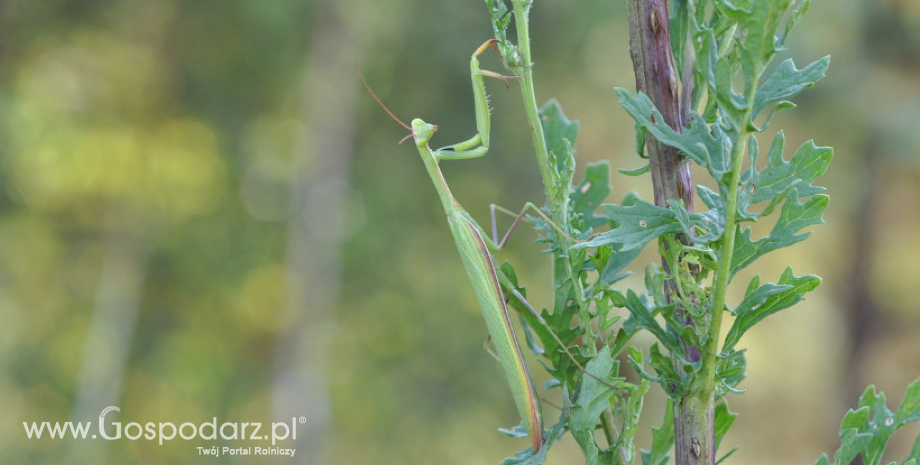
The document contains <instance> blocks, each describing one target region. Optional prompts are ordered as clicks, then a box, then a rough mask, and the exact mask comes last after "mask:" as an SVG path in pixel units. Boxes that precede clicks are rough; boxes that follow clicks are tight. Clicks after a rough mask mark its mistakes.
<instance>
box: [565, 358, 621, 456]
mask: <svg viewBox="0 0 920 465" xmlns="http://www.w3.org/2000/svg"><path fill="white" fill-rule="evenodd" d="M614 366H615V364H614V360H613V359H612V358H611V357H610V349H609V348H608V347H604V348H603V349H601V351H600V352H598V353H597V356H595V357H594V359H592V360H591V361H590V362H588V364H587V365H585V371H587V372H588V373H591V374H592V375H593V376H595V377H597V378H599V379H602V380H612V379H613V377H614V376H616V374H615V373H614V372H613V370H614ZM615 394H616V391H615V390H613V389H612V388H611V387H610V386H607V385H605V384H603V383H601V382H599V381H598V380H597V379H595V378H594V377H591V376H585V377H584V378H583V381H582V385H581V390H580V391H579V393H578V400H577V401H576V402H575V405H574V406H572V413H571V416H570V420H569V431H571V432H572V437H574V438H575V441H576V442H577V443H578V445H579V446H581V449H582V452H584V454H585V463H587V464H597V463H603V462H609V461H610V459H612V454H611V453H610V452H608V451H602V450H600V448H599V447H598V446H597V443H596V442H595V440H594V430H595V429H596V427H597V422H598V418H600V416H601V414H602V413H604V411H605V410H607V408H608V407H610V398H611V397H612V396H613V395H615ZM602 456H603V457H602Z"/></svg>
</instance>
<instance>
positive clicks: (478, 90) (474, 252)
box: [359, 39, 613, 452]
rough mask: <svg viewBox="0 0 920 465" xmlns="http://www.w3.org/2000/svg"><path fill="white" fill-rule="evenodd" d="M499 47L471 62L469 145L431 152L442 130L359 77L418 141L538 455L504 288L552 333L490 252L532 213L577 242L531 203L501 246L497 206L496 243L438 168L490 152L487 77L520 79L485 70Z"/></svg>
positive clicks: (526, 374)
mask: <svg viewBox="0 0 920 465" xmlns="http://www.w3.org/2000/svg"><path fill="white" fill-rule="evenodd" d="M496 42H497V41H496V40H495V39H492V40H488V41H486V42H485V43H483V44H482V46H480V47H479V48H478V49H476V51H475V52H473V55H472V57H471V59H470V73H471V78H472V82H473V96H474V103H475V108H476V127H477V133H476V135H474V136H473V137H472V138H470V139H469V140H466V141H464V142H460V143H457V144H454V145H449V146H446V147H442V148H440V149H437V150H432V149H431V148H430V147H429V145H428V143H429V141H430V140H431V138H432V136H433V135H434V133H435V131H437V130H438V126H437V125H434V124H430V123H427V122H425V121H423V120H421V119H419V118H416V119H413V120H412V124H411V126H410V125H407V124H405V123H404V122H402V121H401V120H400V119H399V118H397V117H396V116H395V115H394V114H393V113H392V112H390V110H389V109H388V108H387V107H386V106H385V105H384V104H383V102H382V101H381V100H380V98H379V97H378V96H377V94H375V93H374V91H373V90H372V89H371V88H370V86H369V85H368V84H367V82H366V81H365V80H364V77H363V76H360V71H359V76H360V77H361V81H362V83H363V84H364V86H365V87H366V88H367V90H368V92H370V94H371V96H373V97H374V99H375V100H376V101H377V103H378V104H379V105H380V106H381V107H382V108H383V109H384V111H386V112H387V114H388V115H390V117H391V118H393V119H394V120H395V121H396V122H398V123H399V124H401V125H402V126H403V127H404V128H406V129H408V130H409V131H411V134H409V135H408V136H406V138H404V139H403V140H405V139H408V138H409V137H412V138H413V139H414V140H415V145H416V147H417V148H418V151H419V154H420V155H421V157H422V161H423V162H424V163H425V168H426V169H427V171H428V174H429V176H430V177H431V180H432V182H433V184H434V187H435V189H436V190H437V192H438V196H439V197H440V199H441V204H442V206H443V207H444V213H445V214H446V215H447V222H448V224H449V226H450V231H451V233H452V235H453V237H454V241H455V242H456V245H457V250H458V251H459V252H460V257H461V259H462V261H463V265H464V267H465V268H466V271H467V274H468V275H469V280H470V283H471V284H472V286H473V291H474V292H475V294H476V298H477V300H478V302H479V307H480V310H481V311H482V315H483V317H484V319H485V321H486V326H487V328H488V331H489V336H490V338H491V340H492V345H493V347H494V348H495V353H496V355H497V358H498V360H499V362H500V363H501V365H502V368H503V369H504V372H505V376H506V378H507V381H508V386H509V387H510V388H511V393H512V396H513V398H514V402H515V405H516V407H517V409H518V412H519V413H520V415H521V419H522V423H523V426H524V429H525V430H526V431H527V434H528V435H529V436H530V438H531V440H532V444H533V449H534V451H535V452H539V451H540V449H541V448H542V447H543V423H542V415H541V411H540V403H539V401H538V398H537V395H536V392H535V389H534V385H533V380H532V378H531V376H530V371H529V370H528V367H527V363H526V362H525V360H524V356H523V354H522V352H521V348H520V345H519V344H518V341H517V337H516V336H515V333H514V329H513V327H512V323H511V315H510V313H509V312H508V306H507V304H506V300H505V296H504V294H503V292H502V287H503V286H504V287H505V288H506V289H508V290H509V292H511V293H513V294H514V295H515V297H517V298H518V300H519V301H521V302H523V303H524V305H525V306H526V307H527V309H528V310H529V311H530V312H531V313H532V314H533V315H534V316H535V317H536V318H537V320H538V322H540V323H541V324H542V325H544V326H546V328H547V329H549V326H548V325H547V324H546V322H545V320H543V318H542V317H541V316H540V315H539V313H537V312H536V311H535V310H534V309H533V307H532V306H530V304H529V303H527V301H526V300H525V299H524V297H523V296H522V295H521V294H520V293H518V291H517V290H516V289H515V288H514V286H513V285H511V283H510V282H509V280H508V278H507V277H506V276H505V275H504V274H503V273H501V272H499V271H497V270H496V267H495V263H494V261H493V259H492V255H491V253H490V252H489V250H490V249H492V250H501V249H502V248H504V247H505V245H506V244H507V242H508V240H509V238H510V236H511V234H512V233H513V232H514V230H515V228H516V227H517V225H518V224H519V223H520V221H521V220H522V219H523V218H524V215H525V213H526V212H527V211H528V210H530V211H533V212H535V213H536V214H537V215H539V216H540V217H541V218H542V219H543V220H544V221H546V222H547V224H549V225H551V226H552V227H553V229H554V230H556V231H557V232H558V233H559V234H560V235H562V236H563V237H565V238H566V239H567V240H571V241H574V242H578V241H575V239H572V238H571V237H570V236H568V235H567V234H566V233H565V232H564V231H562V230H561V229H560V228H559V227H558V226H556V225H555V224H554V223H553V222H552V221H550V219H549V218H548V217H547V216H546V215H545V214H544V213H543V212H542V211H540V209H539V208H537V207H536V206H535V205H533V204H532V203H527V204H526V205H525V206H524V208H523V209H522V210H521V212H520V213H518V214H517V215H516V217H515V219H514V222H513V223H512V225H511V227H510V228H509V229H508V232H507V233H505V235H504V237H503V238H502V239H501V240H498V235H497V231H496V229H495V218H494V216H495V210H496V207H495V206H494V205H493V207H492V217H493V218H492V220H493V227H492V237H491V238H490V237H489V236H488V235H487V234H486V233H485V232H484V231H483V229H482V227H480V226H479V224H478V223H477V222H476V221H475V220H474V219H473V218H472V217H471V216H470V214H469V213H467V211H466V210H465V209H464V208H463V207H462V206H461V205H460V203H458V202H457V200H456V199H455V198H454V196H453V195H452V194H451V191H450V188H449V187H448V185H447V181H446V180H445V179H444V176H443V174H442V173H441V170H440V168H439V167H438V164H439V163H440V162H441V161H442V160H462V159H469V158H476V157H481V156H483V155H485V154H486V153H487V152H488V150H489V127H490V114H489V102H488V96H487V95H486V90H485V83H484V82H483V76H486V77H492V78H496V79H500V80H502V81H505V82H506V84H507V79H512V78H515V76H503V75H501V74H498V73H495V72H492V71H487V70H482V69H480V67H479V59H478V57H479V55H481V54H482V53H483V52H485V51H486V50H487V49H488V48H489V47H493V48H494V45H495V43H496ZM400 142H402V141H400ZM549 332H550V334H552V336H553V338H555V340H556V342H557V343H558V344H559V346H560V347H562V349H563V350H564V351H565V353H566V354H567V355H568V357H569V358H570V359H571V360H572V361H573V362H574V363H575V365H576V366H577V367H578V368H579V369H580V370H581V371H582V372H584V373H586V374H588V375H589V376H591V377H593V378H595V379H597V377H595V376H594V375H591V374H590V373H588V372H587V371H585V369H584V367H582V366H581V364H580V363H579V362H578V361H577V360H576V359H575V357H574V356H573V355H572V354H571V352H569V350H568V349H567V348H566V345H565V344H564V343H562V341H561V340H559V338H558V336H557V335H556V334H555V333H553V332H552V330H549ZM598 381H600V382H602V383H604V384H606V385H608V386H610V385H609V384H608V383H606V382H605V381H603V380H600V379H598ZM611 387H613V386H611Z"/></svg>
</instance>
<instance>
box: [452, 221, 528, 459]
mask: <svg viewBox="0 0 920 465" xmlns="http://www.w3.org/2000/svg"><path fill="white" fill-rule="evenodd" d="M447 220H448V223H449V224H450V230H451V232H452V233H453V236H454V240H455V241H456V242H457V249H458V250H459V251H460V257H461V258H462V259H463V266H464V267H465V268H466V272H467V274H468V275H469V278H470V283H471V284H472V285H473V291H475V293H476V299H477V300H478V301H479V308H480V310H482V316H483V318H484V319H485V320H486V327H487V328H488V330H489V335H490V336H491V337H492V346H493V347H494V348H495V351H496V353H497V354H498V359H499V360H500V361H501V364H502V368H503V369H504V371H505V377H506V378H507V379H508V386H509V387H510V388H511V394H512V396H513V397H514V403H515V405H516V406H517V409H518V412H519V413H520V414H521V419H522V421H523V423H524V428H525V429H526V430H527V433H528V434H529V435H530V437H531V439H532V441H533V448H534V451H539V450H540V447H541V446H542V444H543V434H542V433H543V426H542V425H543V423H542V419H541V415H540V403H539V402H538V401H537V396H536V392H535V390H534V387H533V382H532V380H531V377H530V371H529V370H528V369H527V364H526V363H525V361H524V356H523V354H522V353H521V349H520V345H519V344H518V342H517V337H516V336H515V334H514V331H513V329H512V326H511V316H510V314H509V313H508V307H507V305H506V304H505V298H504V295H503V294H502V290H501V284H500V282H499V278H498V274H497V271H496V270H495V264H494V263H493V262H492V255H491V254H490V253H489V250H488V248H487V247H486V242H485V241H484V240H483V238H482V236H481V235H480V233H479V229H478V228H477V227H476V226H475V223H473V222H472V219H471V218H469V217H468V214H467V213H466V211H462V210H461V211H456V210H455V212H454V213H453V214H451V215H448V217H447Z"/></svg>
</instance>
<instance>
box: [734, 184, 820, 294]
mask: <svg viewBox="0 0 920 465" xmlns="http://www.w3.org/2000/svg"><path fill="white" fill-rule="evenodd" d="M827 201H828V197H827V196H826V195H816V196H814V197H812V198H810V199H809V200H808V201H806V202H805V203H804V204H803V203H800V202H799V201H798V195H797V193H796V191H795V190H794V189H790V190H789V192H788V193H787V194H786V201H785V203H784V204H783V208H782V210H781V211H780V216H779V219H778V220H777V222H776V224H775V225H774V226H773V229H772V230H771V231H770V235H769V236H767V237H764V238H761V239H759V240H756V241H752V240H751V229H750V228H746V229H743V230H742V229H741V226H737V227H738V228H739V232H738V234H737V236H736V237H735V248H734V253H733V254H732V265H731V275H732V276H734V275H735V273H737V272H738V271H739V270H741V269H743V268H744V267H746V266H748V265H750V264H751V263H752V262H754V260H757V259H758V258H760V257H761V256H762V255H764V254H766V253H767V252H772V251H774V250H777V249H781V248H783V247H788V246H790V245H792V244H795V243H796V242H800V241H802V240H804V239H805V238H807V237H808V235H809V234H810V233H804V234H797V233H798V232H799V231H800V230H801V229H802V228H804V227H806V226H810V225H813V224H820V223H823V222H824V218H823V217H822V214H823V213H824V209H825V208H827Z"/></svg>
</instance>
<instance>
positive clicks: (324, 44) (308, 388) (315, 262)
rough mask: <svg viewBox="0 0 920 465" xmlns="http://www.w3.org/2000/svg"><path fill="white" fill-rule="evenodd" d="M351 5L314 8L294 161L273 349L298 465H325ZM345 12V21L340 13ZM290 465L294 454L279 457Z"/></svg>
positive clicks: (348, 112)
mask: <svg viewBox="0 0 920 465" xmlns="http://www.w3.org/2000/svg"><path fill="white" fill-rule="evenodd" d="M348 5H349V2H336V1H327V2H323V3H322V4H320V5H319V6H318V8H319V11H318V12H317V14H316V16H315V17H316V18H317V21H316V23H315V24H314V26H313V27H312V28H310V29H309V30H312V36H311V38H310V49H309V51H308V56H307V57H306V63H307V66H306V69H305V73H304V81H303V92H302V94H301V95H302V98H303V121H304V127H303V131H302V132H301V140H300V142H299V143H298V144H297V148H296V150H297V153H295V156H294V161H293V164H294V166H296V167H297V169H298V172H297V173H296V174H295V176H296V179H295V182H294V191H293V198H292V202H291V205H292V210H291V211H292V216H291V218H290V220H289V221H290V222H289V226H288V245H287V258H286V282H285V286H286V298H285V307H284V308H283V310H282V314H281V324H280V325H279V328H280V329H279V335H278V339H277V342H276V346H275V356H274V380H273V388H272V389H273V392H272V404H273V405H272V414H273V421H285V422H290V421H291V418H292V417H297V418H299V419H301V420H303V419H306V423H298V425H297V439H296V441H295V442H294V444H293V447H295V448H296V449H297V454H296V456H295V457H296V459H294V460H296V462H297V463H303V464H310V465H320V464H323V463H328V457H327V451H326V450H325V449H324V445H325V444H326V439H327V436H328V429H329V418H330V411H329V404H330V401H329V389H328V383H327V375H328V373H327V367H328V363H327V362H328V360H329V357H330V356H331V354H332V352H333V351H332V350H331V344H332V341H333V339H334V335H335V331H336V327H335V318H334V309H335V302H336V299H337V297H338V293H339V284H340V279H341V251H342V237H343V235H344V233H345V226H346V225H345V220H346V218H347V212H346V210H347V198H348V195H349V192H350V188H349V186H348V173H349V162H350V158H351V152H352V140H353V138H354V136H355V131H354V124H353V121H354V107H355V99H356V90H357V87H356V84H357V79H356V75H355V63H356V60H357V50H358V42H359V39H358V37H360V35H361V30H360V28H359V27H358V26H357V24H356V21H354V11H352V12H351V13H348ZM349 14H350V15H351V16H349V17H346V15H349ZM279 462H280V463H284V464H286V465H289V464H290V463H291V459H290V458H282V459H279Z"/></svg>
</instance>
